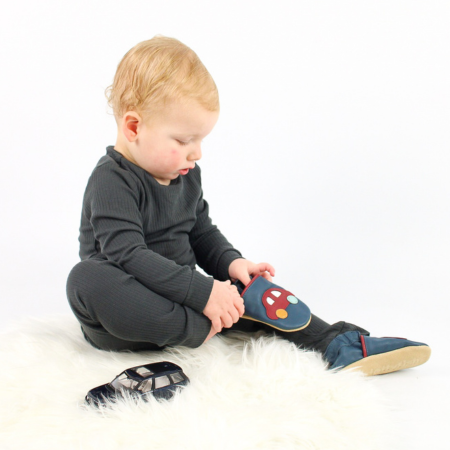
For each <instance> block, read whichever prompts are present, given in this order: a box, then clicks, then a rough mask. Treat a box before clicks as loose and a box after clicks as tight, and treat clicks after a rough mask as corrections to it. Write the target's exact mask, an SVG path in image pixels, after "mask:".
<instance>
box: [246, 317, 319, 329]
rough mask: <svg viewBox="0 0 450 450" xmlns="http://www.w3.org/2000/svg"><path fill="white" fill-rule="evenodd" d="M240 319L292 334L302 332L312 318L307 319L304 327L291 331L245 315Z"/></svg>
mask: <svg viewBox="0 0 450 450" xmlns="http://www.w3.org/2000/svg"><path fill="white" fill-rule="evenodd" d="M242 318H243V319H248V320H253V322H259V323H263V324H264V325H267V326H268V327H272V328H275V329H277V330H280V331H285V332H286V333H292V332H293V331H300V330H303V329H304V328H306V327H307V326H308V325H309V324H310V322H311V319H312V316H310V317H309V320H308V322H307V323H306V324H305V325H303V326H302V327H300V328H295V329H293V330H284V329H283V328H278V327H276V326H275V325H272V324H271V323H267V322H263V321H262V320H257V319H253V318H252V317H249V316H246V315H245V314H244V315H243V316H242Z"/></svg>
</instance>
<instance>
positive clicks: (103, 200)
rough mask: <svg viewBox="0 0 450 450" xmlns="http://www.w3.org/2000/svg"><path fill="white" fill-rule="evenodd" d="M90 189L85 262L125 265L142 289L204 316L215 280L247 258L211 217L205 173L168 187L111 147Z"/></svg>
mask: <svg viewBox="0 0 450 450" xmlns="http://www.w3.org/2000/svg"><path fill="white" fill-rule="evenodd" d="M106 150H107V153H106V155H105V156H103V157H102V158H101V159H100V160H99V162H98V163H97V166H96V167H95V169H94V171H93V172H92V175H91V176H90V178H89V181H88V183H87V187H86V191H85V194H84V199H83V210H82V217H81V226H80V236H79V241H80V258H81V259H82V260H84V259H87V258H103V259H108V260H113V261H115V262H117V263H118V264H120V266H121V267H122V268H123V270H124V271H125V272H127V273H129V274H131V275H133V276H134V277H135V278H136V279H137V280H138V281H139V282H140V283H141V284H143V285H144V286H146V287H147V288H148V289H150V290H152V291H154V292H156V293H158V294H159V295H162V296H163V297H165V298H167V299H169V300H171V301H173V302H177V303H179V304H181V305H184V306H188V307H190V308H191V309H193V310H194V311H197V312H198V313H202V311H203V309H204V308H205V306H206V303H207V301H208V299H209V296H210V293H211V290H212V285H213V278H211V277H207V276H205V275H203V274H201V273H200V272H198V271H196V270H195V265H196V264H198V265H199V266H200V267H201V268H202V269H203V270H204V271H205V272H206V273H208V274H209V275H212V276H213V277H214V278H216V279H218V280H222V281H224V280H227V279H229V275H228V267H229V265H230V263H231V262H232V261H234V260H235V259H237V258H241V257H242V255H241V253H240V252H239V251H237V250H236V249H234V248H233V246H232V245H231V244H230V243H229V242H228V241H227V239H226V238H225V237H224V236H223V235H222V234H221V232H220V231H219V230H218V228H217V227H216V226H215V225H213V224H212V222H211V219H210V217H209V215H208V204H207V202H206V201H205V200H204V199H203V192H202V186H201V176H200V168H199V167H198V166H196V167H195V168H194V169H193V170H191V171H189V173H188V174H187V175H185V176H179V177H178V178H176V179H175V180H172V181H171V183H170V185H168V186H164V185H161V184H159V183H158V182H157V181H156V180H155V179H154V178H153V177H152V176H151V175H150V174H149V173H148V172H146V171H145V170H144V169H142V168H140V167H138V166H136V165H135V164H133V163H132V162H130V161H128V160H127V159H125V158H124V157H123V156H122V155H121V154H120V153H119V152H117V151H116V150H114V147H113V146H109V147H107V149H106Z"/></svg>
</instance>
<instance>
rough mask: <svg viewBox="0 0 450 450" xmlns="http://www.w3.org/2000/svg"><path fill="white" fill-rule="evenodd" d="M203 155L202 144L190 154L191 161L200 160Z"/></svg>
mask: <svg viewBox="0 0 450 450" xmlns="http://www.w3.org/2000/svg"><path fill="white" fill-rule="evenodd" d="M201 157H202V148H201V146H200V144H199V145H198V146H197V147H195V149H194V150H193V151H192V152H191V153H190V154H189V158H188V159H189V161H198V160H199V159H201Z"/></svg>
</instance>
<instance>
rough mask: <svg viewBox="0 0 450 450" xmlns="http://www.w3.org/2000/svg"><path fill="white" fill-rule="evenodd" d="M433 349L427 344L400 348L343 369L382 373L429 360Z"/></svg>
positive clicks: (418, 364) (366, 373)
mask: <svg viewBox="0 0 450 450" xmlns="http://www.w3.org/2000/svg"><path fill="white" fill-rule="evenodd" d="M430 355H431V349H430V347H428V346H427V345H419V346H413V347H404V348H399V349H398V350H393V351H391V352H386V353H380V354H379V355H372V356H368V357H367V358H363V359H360V360H359V361H356V362H354V363H353V364H350V365H348V366H346V367H345V368H344V369H343V370H350V369H356V370H360V371H361V372H363V373H364V374H365V375H369V376H370V375H382V374H384V373H390V372H395V371H397V370H402V369H409V368H411V367H415V366H420V365H421V364H423V363H425V362H427V361H428V359H429V358H430Z"/></svg>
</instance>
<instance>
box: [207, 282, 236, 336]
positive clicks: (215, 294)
mask: <svg viewBox="0 0 450 450" xmlns="http://www.w3.org/2000/svg"><path fill="white" fill-rule="evenodd" d="M203 314H204V315H205V316H206V317H208V319H209V320H210V321H211V322H212V326H213V328H214V330H216V332H217V333H220V331H222V326H224V327H225V328H230V327H232V326H233V323H236V322H237V321H238V320H239V317H242V315H243V314H244V300H243V299H242V298H241V296H240V295H239V292H238V290H237V287H236V286H232V285H231V281H218V280H214V284H213V288H212V291H211V295H210V296H209V300H208V303H207V304H206V306H205V309H204V310H203Z"/></svg>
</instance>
